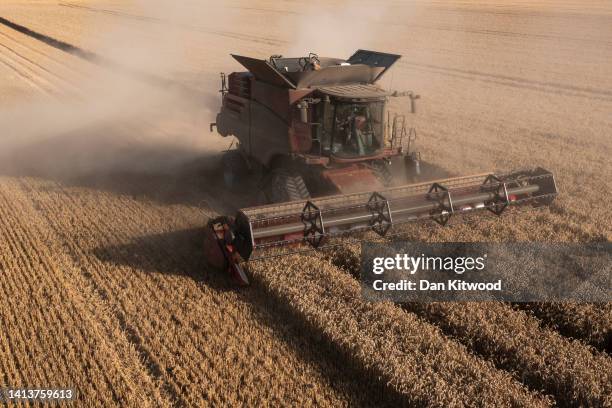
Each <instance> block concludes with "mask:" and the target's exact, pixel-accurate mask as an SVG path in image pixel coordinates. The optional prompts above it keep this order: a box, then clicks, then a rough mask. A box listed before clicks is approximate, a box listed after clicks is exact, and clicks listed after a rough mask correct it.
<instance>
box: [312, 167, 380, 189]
mask: <svg viewBox="0 0 612 408" xmlns="http://www.w3.org/2000/svg"><path fill="white" fill-rule="evenodd" d="M321 176H322V177H323V178H324V179H325V180H327V181H328V182H330V183H331V184H332V185H334V187H336V189H337V190H338V192H340V193H343V194H346V193H357V192H361V191H370V190H373V191H376V190H381V189H382V188H383V187H384V186H383V185H382V184H381V183H380V181H379V180H378V178H377V177H376V176H375V175H374V173H372V170H371V169H370V168H369V167H366V166H360V165H357V164H354V165H351V166H348V167H343V168H339V169H330V170H324V171H323V172H321Z"/></svg>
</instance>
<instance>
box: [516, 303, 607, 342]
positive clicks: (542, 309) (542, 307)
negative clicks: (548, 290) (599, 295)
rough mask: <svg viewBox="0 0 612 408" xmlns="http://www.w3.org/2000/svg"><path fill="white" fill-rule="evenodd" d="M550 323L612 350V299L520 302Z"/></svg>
mask: <svg viewBox="0 0 612 408" xmlns="http://www.w3.org/2000/svg"><path fill="white" fill-rule="evenodd" d="M515 307H517V308H520V309H523V310H528V311H530V312H531V313H533V314H534V315H535V316H536V317H537V318H538V319H540V320H541V321H542V322H544V323H545V324H546V325H547V326H549V327H551V328H552V329H554V330H557V331H559V332H560V333H561V334H563V335H564V336H567V337H572V338H576V339H580V340H581V341H583V342H585V343H587V344H590V345H592V346H593V347H595V348H597V349H599V350H603V351H606V352H608V353H610V352H612V303H604V304H583V303H568V302H559V303H520V304H517V305H516V306H515Z"/></svg>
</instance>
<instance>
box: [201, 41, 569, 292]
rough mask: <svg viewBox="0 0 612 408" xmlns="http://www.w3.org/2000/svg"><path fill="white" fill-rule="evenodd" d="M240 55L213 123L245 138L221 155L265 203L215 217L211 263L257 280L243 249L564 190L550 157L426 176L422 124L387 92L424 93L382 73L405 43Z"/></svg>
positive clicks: (287, 247)
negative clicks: (409, 121)
mask: <svg viewBox="0 0 612 408" xmlns="http://www.w3.org/2000/svg"><path fill="white" fill-rule="evenodd" d="M233 57H234V58H235V59H236V60H237V61H238V62H239V63H240V64H242V65H243V66H244V67H245V68H246V69H247V71H246V72H234V73H232V74H230V75H229V76H227V77H226V76H225V75H224V74H222V87H221V94H222V104H221V109H220V112H219V113H218V115H217V119H216V122H215V123H212V124H211V130H213V128H214V127H215V126H216V128H217V130H218V133H219V134H221V135H222V136H234V137H235V138H236V139H237V140H238V143H237V145H236V148H235V149H232V150H229V151H227V152H226V153H225V154H224V156H223V160H222V161H223V179H224V181H225V184H226V185H227V187H228V188H230V189H234V188H236V187H238V186H241V185H243V183H244V182H245V181H246V180H248V179H249V178H252V177H255V178H256V179H257V180H258V185H259V189H260V190H261V191H262V192H263V193H264V194H263V195H264V198H265V201H266V204H265V205H261V206H257V207H251V208H244V209H241V210H239V211H238V212H237V213H236V215H235V216H233V217H230V216H221V217H218V218H215V219H213V220H210V221H209V223H208V225H207V228H206V240H205V250H206V258H207V260H208V263H209V264H210V265H211V266H213V267H215V268H219V269H225V270H227V271H229V273H230V274H231V275H232V276H233V277H234V278H235V280H236V281H237V282H238V283H240V284H247V283H248V278H247V275H246V274H245V272H244V270H243V269H242V267H241V264H242V262H243V261H249V260H254V259H259V258H262V257H266V256H268V255H269V254H278V253H279V252H280V253H287V252H293V251H296V250H301V249H303V248H304V247H307V248H318V247H321V246H324V245H327V244H330V243H332V242H333V240H334V238H335V237H338V236H346V235H347V234H357V233H360V232H365V231H374V232H376V233H378V234H379V235H381V236H384V235H386V234H387V233H388V231H390V230H391V229H392V228H393V227H395V226H397V225H400V224H405V223H408V222H415V221H421V220H427V219H430V220H433V221H435V222H437V223H438V224H440V225H446V224H447V223H448V221H449V220H450V219H451V218H452V217H453V216H457V215H462V214H466V213H475V212H479V211H480V210H489V211H490V212H492V213H494V214H496V215H501V214H502V213H503V212H504V211H505V210H506V209H507V208H509V207H512V206H519V205H525V204H530V205H533V206H542V205H547V204H550V202H552V200H553V199H554V197H555V196H556V194H557V187H556V183H555V180H554V177H553V175H552V173H550V172H549V171H547V170H545V169H542V168H536V169H534V170H523V171H515V172H511V173H507V174H503V175H499V174H494V173H492V172H488V173H483V174H478V175H472V176H462V177H453V178H448V179H444V180H436V181H430V182H422V181H421V182H416V181H418V180H415V178H418V175H419V161H420V155H419V153H418V152H417V151H415V150H414V140H415V136H416V132H415V131H414V129H407V126H406V118H405V116H403V115H393V116H391V115H390V113H389V111H388V109H387V104H388V101H389V97H392V96H408V97H410V102H411V111H412V112H413V113H414V111H415V108H414V103H415V101H416V99H418V97H419V96H418V95H416V94H414V93H412V92H401V93H400V92H392V91H387V90H384V89H383V88H381V87H380V86H378V85H377V83H376V82H377V81H378V80H379V79H380V78H381V77H382V76H383V74H384V73H385V72H386V71H387V70H388V69H389V68H390V67H391V66H392V65H393V64H394V63H395V62H396V61H397V60H398V59H399V58H400V56H399V55H395V54H387V53H381V52H374V51H366V50H358V51H357V52H355V54H353V55H352V56H351V57H350V58H349V59H347V60H342V59H338V58H322V57H318V56H317V55H316V54H309V55H308V56H306V57H300V58H283V57H281V56H272V57H270V58H269V59H268V60H262V59H255V58H250V57H244V56H238V55H233ZM398 163H399V164H400V165H401V166H403V173H404V174H405V175H406V177H405V178H404V179H406V178H407V179H408V180H411V181H412V184H404V185H397V183H396V182H394V179H393V172H392V171H391V166H392V165H397V164H398Z"/></svg>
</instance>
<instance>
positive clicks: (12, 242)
mask: <svg viewBox="0 0 612 408" xmlns="http://www.w3.org/2000/svg"><path fill="white" fill-rule="evenodd" d="M170 3H172V2H164V1H151V2H138V1H137V2H127V1H111V0H99V1H94V0H92V1H65V2H64V1H59V2H58V1H47V0H45V1H27V0H19V1H5V2H3V3H2V4H1V5H0V18H2V20H0V125H1V128H2V133H1V134H0V273H1V274H0V325H1V327H2V330H1V331H0V387H3V386H7V387H28V386H30V387H36V386H47V387H53V386H54V387H61V386H72V387H74V388H75V389H76V390H77V392H78V398H79V400H80V401H81V402H82V403H83V405H85V406H115V405H117V404H122V405H125V406H135V407H136V406H138V407H142V406H202V405H213V406H227V405H249V406H251V405H271V406H279V405H289V406H315V405H317V406H401V405H407V406H439V407H448V406H551V405H559V406H612V374H611V373H612V358H611V357H610V351H611V350H612V335H611V334H610V333H611V329H612V306H611V304H609V303H608V304H569V303H557V304H517V305H511V304H500V303H467V304H465V303H464V304H453V303H432V304H419V305H416V304H408V305H394V304H390V303H369V302H366V301H364V300H363V299H362V298H361V293H360V289H359V283H358V281H357V280H356V279H355V276H356V275H357V274H358V268H359V248H358V246H357V245H355V244H354V243H350V242H347V243H346V245H344V246H342V247H339V248H335V249H333V250H330V251H325V252H318V253H312V254H307V255H292V256H288V257H285V258H281V259H278V258H274V259H271V260H266V261H261V262H256V263H253V264H251V265H250V266H249V274H250V277H251V279H252V281H253V285H252V286H251V287H249V288H245V289H240V290H236V289H235V288H234V287H233V285H232V284H231V282H229V281H228V279H227V278H226V277H225V276H223V275H219V274H218V273H215V272H213V271H210V270H208V269H207V268H206V266H205V262H204V259H203V253H202V251H201V249H202V248H201V246H202V237H203V230H202V229H203V226H204V225H205V223H206V220H207V219H208V218H209V217H212V216H214V215H216V214H219V213H223V212H226V211H229V210H231V209H232V208H233V207H235V206H236V205H238V204H244V203H248V198H244V197H237V196H232V195H231V194H229V193H227V192H224V191H223V190H222V183H220V182H219V157H220V152H221V151H222V150H223V149H226V148H227V147H228V145H229V141H227V140H224V139H222V138H220V137H219V136H217V135H216V134H213V133H209V132H208V123H209V122H211V121H213V120H214V114H215V110H216V109H217V108H218V104H219V96H218V93H217V92H216V91H217V89H218V87H219V83H218V82H219V81H218V75H219V72H221V71H226V72H230V71H232V70H238V69H239V67H238V65H237V64H236V63H235V62H233V60H232V59H231V57H229V53H236V54H244V55H252V56H256V57H261V58H266V57H268V56H269V55H272V54H278V53H282V54H286V55H289V54H303V53H307V52H308V51H314V52H318V53H319V54H320V55H329V56H339V57H345V56H348V55H350V54H351V52H352V51H353V50H354V49H356V48H366V49H379V50H383V51H388V52H397V53H399V54H402V55H403V56H404V57H403V58H402V60H400V62H399V63H398V64H397V66H395V67H394V68H393V73H392V74H391V73H389V75H387V78H385V84H384V85H385V86H389V87H392V88H394V89H400V90H405V89H411V90H414V91H416V92H417V93H419V94H421V95H422V99H421V100H419V104H418V110H417V115H415V116H414V117H411V118H410V119H411V121H412V122H413V124H414V126H415V127H416V129H417V131H418V139H417V143H418V146H419V149H420V150H421V152H422V155H423V157H424V159H425V160H426V161H427V162H428V163H431V164H432V165H435V166H436V167H437V168H439V171H441V172H444V173H447V174H453V175H460V174H470V173H480V172H483V171H490V170H498V171H508V170H512V169H514V168H522V167H533V166H535V165H538V166H542V167H544V168H547V169H549V170H551V171H553V172H554V174H555V176H556V178H557V182H558V185H559V189H560V195H559V197H558V199H557V200H556V201H555V203H554V204H553V205H552V207H550V208H548V209H544V210H539V211H535V212H529V213H523V212H521V213H519V214H515V213H511V214H508V215H507V216H504V218H502V219H494V218H486V219H483V220H480V221H470V222H467V223H463V224H457V225H454V226H453V227H452V228H441V227H438V226H435V225H418V226H413V227H410V228H406V229H404V230H403V231H402V235H403V236H405V237H407V238H409V239H414V240H422V241H509V240H523V241H543V242H550V241H568V242H589V241H609V240H610V239H611V238H612V224H611V223H610V218H609V217H610V211H609V206H608V205H607V201H608V200H607V198H608V196H609V191H610V190H611V189H612V182H611V181H610V179H611V176H612V161H611V160H610V157H611V156H612V138H611V135H612V115H611V112H612V75H611V73H612V7H611V6H610V4H609V3H608V2H604V1H601V2H596V1H590V2H586V3H585V2H577V1H576V2H571V1H563V2H552V1H551V2H543V1H542V2H526V1H525V2H521V1H513V2H509V1H508V2H502V3H499V4H498V5H491V4H490V3H489V2H484V1H483V2H479V1H460V2H459V1H437V2H433V3H432V2H410V3H401V2H383V3H377V4H376V5H364V4H362V3H350V2H342V1H336V2H331V3H330V2H320V3H316V2H315V3H309V5H308V6H303V5H302V3H293V2H282V3H279V2H274V1H264V0H258V1H255V2H239V1H232V2H224V3H211V4H205V3H202V2H195V1H193V2H181V6H180V7H179V6H177V5H174V4H170ZM12 23H16V24H18V25H19V26H21V27H26V28H27V29H29V30H31V31H30V32H29V33H27V32H23V31H24V30H21V31H20V30H18V29H15V26H14V24H12ZM32 32H35V33H39V34H42V35H44V39H46V40H48V39H53V40H55V42H51V43H50V42H49V41H46V40H42V39H41V37H40V36H39V37H38V38H37V37H36V35H33V34H32ZM45 41H46V42H45ZM70 47H72V48H70ZM68 51H69V52H68ZM83 51H85V52H83ZM393 108H394V110H395V111H397V112H402V113H404V112H407V111H408V110H409V108H408V105H407V103H406V102H405V101H396V102H394V105H393ZM371 238H372V239H375V238H374V237H371Z"/></svg>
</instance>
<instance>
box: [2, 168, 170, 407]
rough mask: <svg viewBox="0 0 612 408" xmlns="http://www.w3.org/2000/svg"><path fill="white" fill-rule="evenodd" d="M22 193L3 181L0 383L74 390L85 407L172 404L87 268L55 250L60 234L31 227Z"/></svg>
mask: <svg viewBox="0 0 612 408" xmlns="http://www.w3.org/2000/svg"><path fill="white" fill-rule="evenodd" d="M17 195H18V194H17V191H16V190H15V189H14V188H13V186H11V185H10V183H6V180H5V179H1V180H0V221H1V222H0V236H2V237H3V239H1V240H0V267H1V269H2V279H0V293H2V296H1V297H0V299H2V302H0V321H2V327H3V330H2V333H1V334H0V349H2V350H3V352H2V353H0V367H2V370H0V372H1V373H2V375H1V376H0V382H1V383H2V384H4V385H10V386H13V387H34V386H41V385H47V386H56V387H59V386H63V387H74V388H75V389H76V393H77V400H78V401H79V402H81V403H83V404H86V405H105V406H113V405H116V404H123V405H135V404H138V405H141V406H170V405H171V404H170V400H169V399H168V398H167V396H165V395H163V393H161V392H160V389H159V387H158V385H157V384H156V383H155V381H152V379H151V378H150V377H149V376H148V375H147V372H146V369H145V367H144V365H143V364H142V363H141V361H140V360H139V356H138V354H137V353H136V352H135V350H134V349H133V347H132V345H131V343H130V342H129V340H128V339H127V338H126V337H125V336H124V335H123V333H122V332H121V328H120V325H119V323H118V322H117V321H116V320H113V319H112V317H111V316H110V315H109V314H108V313H107V310H106V308H105V307H104V304H103V302H102V301H101V299H99V298H98V297H97V296H95V294H93V293H92V292H91V290H90V287H88V285H86V284H84V283H85V282H83V280H82V279H81V277H80V273H81V271H80V268H77V267H76V266H75V265H74V264H71V263H70V262H69V261H68V260H67V259H66V258H65V257H63V256H62V254H61V252H56V251H54V250H53V249H54V246H58V245H59V243H58V242H57V240H56V239H55V238H56V237H55V236H54V235H53V234H52V233H50V231H48V230H46V231H41V230H36V229H33V228H31V225H28V224H30V223H31V222H32V221H34V220H32V218H30V217H27V216H26V213H24V208H23V207H22V206H18V205H15V204H14V203H15V202H16V201H18V200H15V198H16V196H17ZM7 197H11V201H7V200H6V198H7ZM24 219H25V220H28V224H24V223H23V221H22V220H24Z"/></svg>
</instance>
